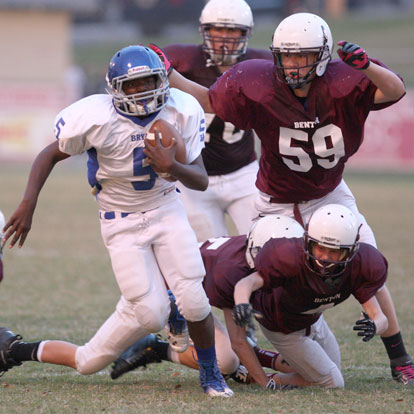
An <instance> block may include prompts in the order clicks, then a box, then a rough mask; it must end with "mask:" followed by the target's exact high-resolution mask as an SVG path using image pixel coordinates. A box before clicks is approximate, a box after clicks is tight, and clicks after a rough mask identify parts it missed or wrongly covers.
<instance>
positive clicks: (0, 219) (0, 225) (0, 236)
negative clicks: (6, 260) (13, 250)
mask: <svg viewBox="0 0 414 414" xmlns="http://www.w3.org/2000/svg"><path fill="white" fill-rule="evenodd" d="M5 225H6V219H5V218H4V214H3V213H2V212H1V210H0V258H1V256H2V253H3V237H4V233H3V227H4V226H5Z"/></svg>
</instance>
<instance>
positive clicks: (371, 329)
mask: <svg viewBox="0 0 414 414" xmlns="http://www.w3.org/2000/svg"><path fill="white" fill-rule="evenodd" d="M362 315H363V316H364V318H363V319H359V320H357V321H356V322H355V325H354V331H360V332H358V336H363V338H362V340H363V341H364V342H368V341H369V340H371V339H372V338H373V337H374V336H375V334H376V332H377V327H376V326H375V322H374V321H372V320H371V319H369V316H368V315H367V314H366V313H365V312H362Z"/></svg>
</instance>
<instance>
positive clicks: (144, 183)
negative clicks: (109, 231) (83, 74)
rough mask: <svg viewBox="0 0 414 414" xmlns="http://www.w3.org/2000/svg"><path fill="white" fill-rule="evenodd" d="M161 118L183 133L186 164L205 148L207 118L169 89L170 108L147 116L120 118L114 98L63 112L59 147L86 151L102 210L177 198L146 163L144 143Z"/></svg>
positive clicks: (140, 207) (92, 99)
mask: <svg viewBox="0 0 414 414" xmlns="http://www.w3.org/2000/svg"><path fill="white" fill-rule="evenodd" d="M157 119H164V120H166V121H167V122H169V123H170V124H172V125H173V126H174V127H175V128H176V129H177V130H178V131H179V132H180V133H181V135H182V138H183V140H184V143H185V147H186V152H187V163H191V162H193V161H194V160H195V159H196V158H197V157H198V156H199V155H200V153H201V150H202V149H203V147H204V134H205V119H204V112H203V110H202V108H201V106H200V105H199V103H198V102H197V101H196V99H194V98H193V97H192V96H191V95H188V94H186V93H184V92H181V91H179V90H178V89H171V95H170V97H169V98H168V101H167V105H166V106H165V107H164V108H163V109H162V110H161V111H160V112H159V113H156V114H152V115H150V116H148V117H146V118H142V119H140V118H137V117H132V116H131V117H128V116H124V115H121V114H120V113H119V112H117V110H116V109H115V107H114V105H113V103H112V97H111V96H110V95H92V96H89V97H87V98H84V99H81V100H79V101H77V102H75V103H74V104H72V105H70V106H69V107H67V108H65V109H64V110H63V111H61V112H60V113H59V114H58V115H57V117H56V121H55V135H56V138H57V139H58V140H59V149H60V150H61V151H62V152H64V153H66V154H69V155H76V154H81V153H83V152H84V151H87V152H88V155H89V159H88V180H89V183H90V185H91V186H92V187H94V186H96V187H97V189H98V190H99V193H98V194H97V197H96V198H97V201H98V204H99V208H100V209H101V210H104V211H120V212H139V211H147V210H150V209H153V208H156V207H158V206H160V205H161V204H163V203H165V202H167V200H170V199H171V197H177V193H176V191H174V190H175V184H174V183H171V182H168V181H166V180H164V179H162V178H160V177H159V176H158V175H157V174H156V173H155V171H154V170H153V169H152V168H151V166H149V165H148V163H147V162H146V156H145V154H144V152H143V150H144V148H145V146H144V139H145V137H146V136H147V133H148V131H149V129H150V127H151V125H152V124H153V123H154V122H155V120H157Z"/></svg>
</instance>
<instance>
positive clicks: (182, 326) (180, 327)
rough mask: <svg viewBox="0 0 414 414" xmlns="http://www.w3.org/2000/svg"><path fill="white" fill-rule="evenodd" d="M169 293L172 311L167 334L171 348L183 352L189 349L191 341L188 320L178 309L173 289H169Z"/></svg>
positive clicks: (166, 329) (166, 330)
mask: <svg viewBox="0 0 414 414" xmlns="http://www.w3.org/2000/svg"><path fill="white" fill-rule="evenodd" d="M168 295H169V297H170V304H171V312H170V316H169V318H168V323H167V325H166V327H165V334H166V335H167V339H168V342H169V343H170V347H171V349H172V350H173V351H175V352H178V353H182V352H185V351H186V350H187V348H188V345H189V343H190V337H189V334H188V327H187V321H186V320H185V318H184V317H183V316H182V315H181V313H180V312H179V311H178V307H177V304H176V303H175V297H174V295H173V294H172V292H171V290H168Z"/></svg>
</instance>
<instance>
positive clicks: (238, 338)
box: [223, 308, 269, 387]
mask: <svg viewBox="0 0 414 414" xmlns="http://www.w3.org/2000/svg"><path fill="white" fill-rule="evenodd" d="M223 314H224V320H225V322H226V327H227V330H228V333H229V337H230V342H231V347H232V349H233V351H234V352H235V353H236V354H237V356H238V357H239V359H240V361H241V363H242V364H243V365H244V366H245V367H246V369H247V371H248V372H249V374H250V375H251V376H252V377H253V379H254V380H255V382H257V383H258V384H260V385H261V386H263V387H265V386H266V384H267V383H268V381H269V379H268V378H267V376H266V373H265V372H264V370H263V368H262V366H261V365H260V362H259V360H258V359H257V356H256V354H255V352H254V350H253V348H252V347H251V346H250V345H249V343H248V342H247V339H246V332H245V330H244V328H241V327H239V326H237V325H236V324H235V322H234V321H233V316H232V311H231V309H228V308H225V309H223Z"/></svg>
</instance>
